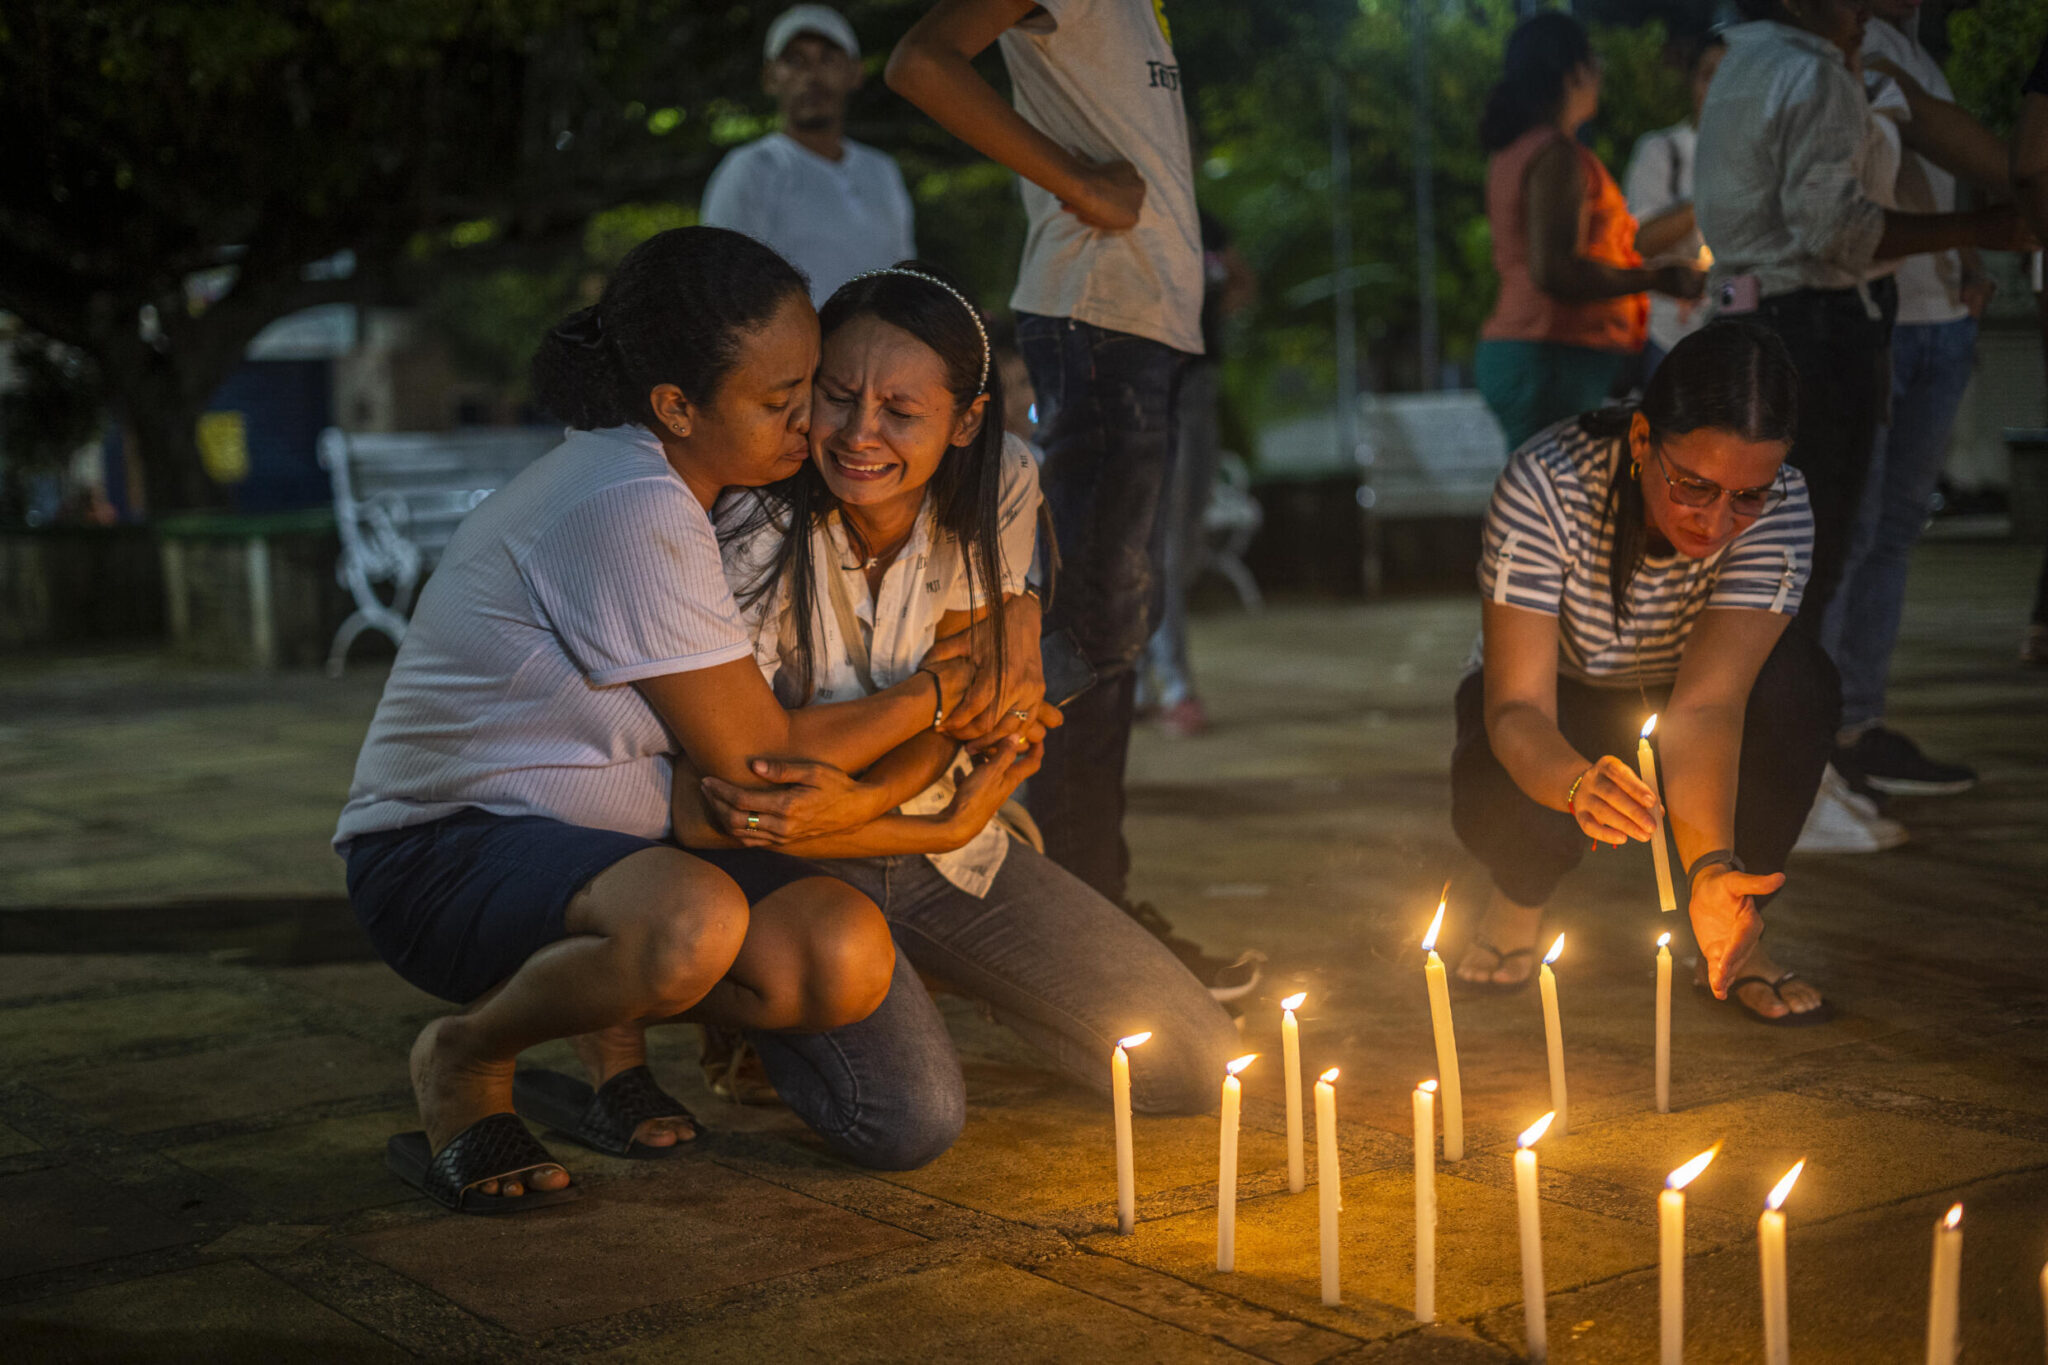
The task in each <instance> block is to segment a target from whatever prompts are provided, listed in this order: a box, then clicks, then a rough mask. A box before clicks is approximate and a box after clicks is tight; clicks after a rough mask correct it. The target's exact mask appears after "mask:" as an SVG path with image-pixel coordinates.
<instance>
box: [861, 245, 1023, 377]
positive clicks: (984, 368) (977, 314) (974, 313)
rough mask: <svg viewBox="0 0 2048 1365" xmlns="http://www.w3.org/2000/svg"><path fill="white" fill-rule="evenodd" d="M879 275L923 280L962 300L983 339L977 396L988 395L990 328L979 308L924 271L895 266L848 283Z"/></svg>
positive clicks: (977, 332) (863, 274)
mask: <svg viewBox="0 0 2048 1365" xmlns="http://www.w3.org/2000/svg"><path fill="white" fill-rule="evenodd" d="M877 275H907V276H909V277H910V278H911V279H913V280H923V281H924V282H925V283H926V284H935V285H937V286H938V287H939V288H941V289H943V290H945V291H946V292H947V293H948V294H951V295H952V296H953V297H954V298H956V299H958V300H960V306H961V307H962V308H965V309H966V310H967V316H968V317H970V318H973V319H974V330H975V332H976V334H977V335H979V336H980V337H981V382H980V383H979V384H977V385H975V388H974V392H975V396H976V397H979V396H980V395H982V394H984V393H987V392H988V362H989V346H988V328H986V327H984V326H983V325H982V322H981V310H980V309H979V308H976V307H975V306H974V305H973V304H971V303H969V302H968V301H967V296H966V295H965V294H963V293H961V292H960V291H959V290H957V289H955V288H954V287H953V286H952V285H950V284H947V283H946V282H945V281H944V280H942V279H940V278H939V277H938V276H936V275H927V274H925V273H924V272H923V271H922V270H905V269H903V268H902V267H900V266H893V265H892V266H885V267H883V268H882V269H880V270H864V271H862V272H861V273H860V274H858V275H855V276H854V277H853V279H851V280H848V281H847V283H848V284H852V283H854V282H855V281H857V280H871V279H873V278H874V277H875V276H877Z"/></svg>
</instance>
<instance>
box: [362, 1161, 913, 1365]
mask: <svg viewBox="0 0 2048 1365" xmlns="http://www.w3.org/2000/svg"><path fill="white" fill-rule="evenodd" d="M917 1240H919V1239H917V1238H916V1237H915V1236H914V1235H913V1234H910V1233H907V1232H903V1231H901V1230H899V1229H897V1228H893V1227H889V1226H887V1225H886V1224H882V1223H877V1222H873V1221H871V1220H869V1219H865V1218H861V1217H859V1216H858V1215H855V1214H851V1213H847V1212H845V1211H844V1210H841V1209H837V1208H834V1207H832V1206H831V1205H830V1204H824V1203H820V1202H818V1201H817V1200H814V1199H806V1198H804V1197H803V1196H802V1195H798V1194H792V1193H790V1192H789V1191H787V1190H783V1189H780V1188H778V1187H776V1186H773V1185H770V1184H768V1183H767V1182H765V1181H760V1180H754V1179H751V1178H749V1177H747V1176H743V1175H740V1174H738V1173H737V1172H733V1171H729V1170H725V1169H724V1168H722V1167H717V1166H713V1165H711V1164H709V1163H707V1162H701V1161H697V1160H694V1159H691V1158H689V1157H683V1158H678V1159H673V1160H671V1161H669V1162H665V1163H663V1169H662V1170H661V1171H660V1173H659V1176H658V1178H648V1179H641V1180H618V1181H612V1182H609V1183H603V1184H591V1185H587V1186H586V1187H585V1189H584V1192H583V1197H582V1198H581V1199H578V1200H577V1201H575V1202H574V1203H572V1204H568V1205H563V1206H558V1207H556V1208H551V1209H543V1210H539V1211H537V1212H534V1213H529V1214H522V1215H520V1216H519V1217H517V1218H496V1219H486V1218H446V1217H440V1216H430V1217H428V1218H427V1219H426V1220H425V1221H422V1222H419V1223H415V1224H411V1225H408V1226H403V1227H396V1228H391V1229H388V1230H386V1231H383V1232H374V1233H368V1234H365V1235H363V1236H360V1237H356V1238H353V1239H351V1242H350V1245H352V1246H353V1247H354V1248H355V1249H356V1250H357V1251H359V1252H360V1253H362V1254H363V1255H365V1256H367V1257H369V1258H370V1259H371V1260H373V1261H377V1262H379V1263H381V1264H383V1265H387V1266H390V1267H391V1268H393V1269H394V1270H397V1271H399V1272H400V1273H401V1274H403V1275H406V1276H407V1277H409V1278H410V1279H413V1280H416V1281H417V1282H419V1283H420V1284H422V1285H425V1286H426V1287H428V1288H429V1289H432V1290H433V1291H434V1292H435V1293H437V1294H441V1295H444V1296H445V1297H447V1298H449V1299H452V1300H454V1301H455V1302H456V1303H458V1304H460V1305H461V1306H462V1307H464V1308H466V1309H468V1310H469V1311H470V1312H472V1313H474V1314H476V1315H477V1316H478V1317H482V1318H487V1319H489V1320H490V1321H492V1322H496V1323H499V1324H502V1325H503V1326H506V1327H509V1328H511V1329H513V1330H514V1331H519V1332H538V1331H543V1330H546V1329H548V1328H551V1327H561V1326H564V1325H566V1324H569V1323H574V1322H582V1321H585V1320H588V1319H590V1318H599V1317H605V1316H608V1315H610V1314H613V1313H620V1312H624V1311H626V1310H628V1309H631V1308H637V1307H640V1306H642V1305H644V1304H649V1303H663V1302H667V1301H670V1300H674V1299H680V1298H686V1297H690V1296H694V1295H701V1294H707V1293H711V1292H713V1291H716V1290H720V1289H728V1288H731V1287H733V1286H735V1285H746V1284H755V1283H759V1282H760V1281H763V1280H768V1279H773V1278H776V1277H779V1276H783V1275H790V1274H794V1273H796V1272H798V1271H802V1270H809V1269H814V1268H816V1267H818V1266H822V1265H830V1264H832V1263H834V1262H837V1261H844V1260H849V1259H853V1258H857V1257H864V1256H873V1255H876V1254H878V1253H880V1252H884V1251H889V1250H892V1249H894V1248H897V1247H902V1246H907V1245H910V1244H912V1243H914V1242H916V1241H917Z"/></svg>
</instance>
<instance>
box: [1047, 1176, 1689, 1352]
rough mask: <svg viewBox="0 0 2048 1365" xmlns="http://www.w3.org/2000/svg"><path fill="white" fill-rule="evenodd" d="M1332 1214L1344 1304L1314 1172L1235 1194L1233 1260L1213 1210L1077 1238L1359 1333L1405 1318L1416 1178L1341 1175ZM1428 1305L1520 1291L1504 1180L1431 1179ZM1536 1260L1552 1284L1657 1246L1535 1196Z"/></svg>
mask: <svg viewBox="0 0 2048 1365" xmlns="http://www.w3.org/2000/svg"><path fill="white" fill-rule="evenodd" d="M1343 1183H1344V1211H1343V1213H1342V1214H1341V1215H1339V1220H1340V1221H1339V1224H1338V1226H1339V1264H1340V1267H1341V1269H1340V1281H1339V1282H1340V1284H1341V1285H1342V1287H1343V1291H1344V1300H1345V1301H1344V1304H1343V1305H1342V1306H1341V1307H1337V1308H1326V1307H1324V1306H1323V1303H1322V1298H1321V1279H1320V1276H1321V1269H1320V1267H1321V1260H1320V1255H1321V1253H1320V1243H1319V1241H1318V1231H1317V1229H1318V1212H1317V1203H1316V1193H1315V1186H1314V1185H1313V1183H1311V1185H1310V1186H1309V1188H1308V1189H1307V1190H1304V1191H1303V1192H1302V1193H1300V1194H1286V1193H1281V1194H1275V1195H1268V1196H1265V1197H1262V1198H1257V1199H1251V1200H1241V1201H1240V1203H1239V1205H1238V1226H1237V1269H1236V1270H1235V1271H1233V1272H1231V1273H1229V1274H1221V1273H1219V1272H1218V1271H1217V1270H1216V1214H1215V1211H1214V1210H1213V1209H1207V1210H1203V1211H1201V1212H1196V1213H1188V1214H1183V1215H1181V1216H1179V1217H1176V1218H1170V1219H1163V1220H1159V1221H1157V1222H1150V1223H1141V1224H1140V1225H1139V1226H1138V1229H1137V1231H1136V1232H1134V1233H1133V1234H1132V1235H1131V1236H1129V1237H1121V1236H1119V1235H1117V1234H1116V1233H1113V1232H1111V1233H1104V1234H1101V1235H1099V1236H1095V1237H1091V1238H1089V1239H1088V1240H1087V1242H1086V1245H1087V1246H1088V1248H1089V1249H1090V1250H1092V1251H1096V1252H1099V1253H1101V1254H1103V1255H1105V1256H1115V1257H1118V1258H1120V1259H1123V1260H1128V1261H1132V1262H1134V1263H1136V1264H1140V1265H1146V1266H1151V1267H1153V1268H1155V1269H1158V1270H1162V1271H1165V1272H1167V1273H1169V1274H1172V1275H1175V1276H1178V1277H1180V1278H1182V1279H1185V1280H1187V1281H1189V1282H1190V1283H1192V1284H1196V1285H1200V1286H1203V1287H1205V1288H1209V1289H1213V1290H1215V1291H1216V1292H1218V1293H1227V1294H1231V1295H1233V1296H1235V1297H1239V1298H1243V1299H1245V1300H1246V1301H1248V1302H1251V1303H1254V1304H1258V1305H1261V1306H1263V1307H1266V1308H1269V1309H1272V1310H1273V1311H1275V1312H1279V1313H1285V1314H1287V1315H1289V1316H1292V1317H1299V1318H1302V1319H1304V1320H1306V1321H1309V1322H1314V1323H1316V1324H1318V1325H1320V1326H1323V1327H1327V1328H1329V1329H1331V1330H1333V1331H1339V1332H1344V1333H1346V1334H1348V1335H1352V1336H1357V1337H1368V1338H1369V1337H1385V1336H1390V1335H1393V1334H1395V1333H1399V1332H1404V1331H1407V1330H1409V1329H1411V1328H1412V1327H1413V1326H1414V1306H1415V1297H1414V1295H1415V1279H1414V1274H1415V1193H1414V1191H1415V1186H1414V1182H1413V1180H1412V1179H1411V1178H1409V1177H1408V1176H1407V1175H1406V1174H1404V1173H1400V1172H1394V1171H1384V1172H1374V1173H1371V1174H1368V1175H1362V1176H1353V1177H1351V1178H1349V1179H1347V1180H1345V1181H1344V1182H1343ZM1437 1218H1438V1225H1437V1313H1438V1316H1439V1317H1440V1318H1442V1319H1443V1320H1445V1321H1456V1320H1460V1319H1468V1318H1472V1317H1475V1316H1477V1315H1479V1314H1481V1313H1484V1312H1486V1311H1488V1310H1490V1309H1493V1308H1496V1307H1499V1306H1500V1305H1503V1304H1512V1303H1519V1302H1521V1297H1522V1286H1521V1267H1520V1262H1519V1260H1518V1259H1517V1258H1518V1254H1519V1253H1518V1251H1517V1247H1518V1246H1519V1243H1518V1241H1517V1238H1518V1236H1519V1233H1518V1231H1517V1220H1516V1214H1515V1196H1514V1191H1513V1190H1512V1189H1511V1188H1502V1187H1498V1186H1492V1185H1482V1184H1477V1183H1474V1182H1472V1181H1469V1180H1464V1179H1460V1178H1458V1177H1456V1176H1449V1175H1439V1176H1438V1179H1437ZM1543 1240H1544V1265H1545V1273H1546V1275H1547V1277H1548V1282H1549V1284H1550V1285H1551V1287H1552V1288H1553V1289H1554V1290H1560V1291H1561V1290H1565V1289H1568V1288H1571V1287H1573V1286H1576V1285H1581V1284H1586V1283H1590V1282H1593V1281H1597V1280H1601V1279H1605V1278H1607V1277H1609V1276H1613V1275H1618V1274H1622V1273H1625V1272H1627V1271H1629V1270H1632V1269H1635V1268H1636V1267H1638V1266H1641V1265H1643V1264H1644V1263H1645V1262H1647V1261H1653V1260H1654V1259H1655V1257H1656V1229H1655V1227H1654V1225H1643V1224H1635V1223H1628V1222H1623V1221H1620V1220H1617V1219H1613V1218H1607V1217H1603V1216H1601V1215H1599V1214H1597V1213H1590V1212H1587V1211H1585V1210H1582V1209H1577V1208H1571V1207H1568V1206H1566V1205H1563V1204H1559V1203H1557V1202H1555V1201H1548V1202H1546V1203H1545V1204H1544V1207H1543Z"/></svg>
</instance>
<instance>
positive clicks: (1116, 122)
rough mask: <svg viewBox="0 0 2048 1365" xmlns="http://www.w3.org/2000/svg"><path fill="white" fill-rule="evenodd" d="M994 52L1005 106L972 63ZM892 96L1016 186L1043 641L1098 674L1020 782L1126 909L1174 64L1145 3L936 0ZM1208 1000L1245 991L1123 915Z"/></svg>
mask: <svg viewBox="0 0 2048 1365" xmlns="http://www.w3.org/2000/svg"><path fill="white" fill-rule="evenodd" d="M991 44H995V45H998V46H999V47H1000V49H1001V51H1002V54H1003V62H1004V64H1005V65H1006V66H1007V67H1008V68H1009V73H1010V84H1011V88H1012V91H1013V94H1014V98H1015V100H1016V106H1015V107H1014V108H1012V107H1011V106H1010V105H1009V104H1006V103H1005V102H1004V101H1003V98H1002V96H1001V95H999V94H997V93H996V91H995V89H994V88H993V87H991V86H990V85H989V84H988V82H987V81H985V80H983V79H982V78H981V76H980V74H979V73H977V72H976V71H975V69H974V65H973V63H974V59H975V58H976V57H977V56H979V55H980V54H981V53H982V52H983V51H985V50H986V49H987V48H988V47H989V46H990V45H991ZM887 78H888V81H889V86H890V88H891V89H893V90H895V91H896V92H897V93H898V94H900V95H902V96H903V97H904V98H905V99H907V100H909V101H910V102H911V103H912V104H915V105H917V106H918V107H919V108H920V109H922V110H924V111H925V112H926V113H927V114H930V115H931V116H932V118H934V119H935V120H937V121H938V122H939V123H940V124H941V125H942V126H944V127H945V128H946V129H947V130H948V131H950V132H952V133H953V134H954V135H955V136H957V137H959V138H960V139H961V140H962V141H964V142H966V143H968V144H969V145H970V146H972V147H974V148H975V149H976V150H977V151H979V152H981V153H982V154H984V155H986V156H988V157H990V158H992V159H994V160H996V161H998V162H1001V163H1002V164H1003V165H1005V166H1007V167H1009V168H1010V169H1011V170H1013V171H1015V172H1016V173H1017V174H1018V175H1019V176H1020V177H1021V178H1022V180H1023V182H1024V183H1023V187H1022V188H1023V195H1024V207H1025V211H1026V212H1027V213H1028V215H1029V216H1030V220H1031V223H1030V229H1029V232H1028V233H1027V235H1026V237H1025V239H1024V260H1023V264H1022V266H1021V268H1020V269H1019V271H1018V277H1017V288H1016V291H1015V292H1014V293H1013V294H1012V295H1011V296H1010V306H1011V307H1013V308H1015V309H1016V310H1017V315H1018V316H1017V341H1018V348H1019V349H1020V350H1021V351H1022V352H1023V353H1024V363H1025V365H1026V366H1027V367H1028V368H1029V370H1030V372H1031V382H1032V385H1033V387H1034V388H1035V389H1036V390H1037V393H1038V416H1039V433H1040V436H1041V438H1042V443H1043V445H1044V448H1045V472H1044V483H1045V498H1046V506H1047V508H1048V510H1049V511H1050V513H1051V516H1052V524H1053V530H1054V532H1055V534H1056V535H1057V537H1058V542H1059V551H1060V576H1059V580H1058V583H1057V586H1056V589H1055V592H1054V594H1053V603H1052V607H1051V609H1050V611H1049V612H1048V613H1047V617H1046V628H1047V629H1048V631H1051V632H1055V633H1059V632H1071V633H1072V637H1073V640H1074V642H1075V643H1076V644H1077V645H1078V646H1079V648H1080V651H1081V653H1082V654H1083V655H1085V656H1086V658H1087V659H1088V662H1089V663H1090V664H1091V665H1093V667H1094V669H1095V673H1096V677H1097V682H1096V683H1095V685H1094V687H1092V688H1091V689H1090V690H1089V691H1087V692H1085V693H1083V694H1082V695H1081V696H1079V697H1078V698H1076V699H1075V700H1074V701H1073V702H1072V703H1071V704H1070V705H1069V706H1067V707H1066V708H1065V710H1066V724H1065V725H1063V726H1062V727H1060V729H1058V730H1056V731H1054V732H1053V733H1052V734H1051V735H1049V736H1048V737H1047V744H1046V750H1045V762H1044V764H1043V765H1042V766H1041V767H1040V768H1039V770H1038V773H1037V774H1036V775H1035V776H1034V777H1033V778H1032V779H1031V813H1032V815H1033V816H1034V817H1035V818H1036V820H1037V822H1038V825H1039V828H1040V829H1041V830H1042V831H1043V833H1044V835H1045V849H1046V852H1047V853H1048V854H1050V855H1051V856H1052V857H1053V858H1054V859H1055V860H1056V861H1057V862H1059V863H1060V864H1061V865H1062V866H1063V867H1065V868H1066V869H1067V870H1068V871H1070V872H1072V873H1074V874H1075V875H1076V876H1078V877H1080V878H1081V879H1082V880H1083V881H1085V882H1087V883H1088V884H1089V885H1090V886H1092V887H1094V888H1095V889H1096V890H1097V891H1099V892H1100V893H1101V894H1102V895H1103V896H1105V897H1107V898H1108V899H1109V900H1111V901H1115V902H1118V903H1122V904H1127V905H1128V902H1127V901H1126V899H1125V890H1126V878H1127V875H1128V873H1129V870H1130V852H1129V849H1128V847H1127V846H1126V845H1125V843H1124V837H1123V818H1124V760H1125V755H1126V751H1127V750H1128V748H1129V745H1130V734H1131V712H1132V702H1133V696H1134V692H1135V688H1136V683H1137V668H1136V666H1137V663H1138V660H1139V659H1140V657H1141V656H1142V655H1143V653H1144V649H1145V642H1146V640H1147V638H1148V637H1149V636H1150V634H1151V628H1152V624H1153V622H1154V621H1156V620H1157V619H1158V616H1159V612H1160V608H1161V605H1162V603H1163V600H1164V591H1163V590H1164V585H1165V580H1164V576H1163V574H1162V572H1161V569H1160V559H1161V553H1162V551H1163V548H1164V547H1163V544H1162V540H1163V535H1164V529H1165V528H1164V522H1163V521H1162V520H1161V518H1160V517H1159V515H1158V514H1159V509H1160V503H1161V494H1162V492H1163V491H1164V490H1165V488H1166V487H1167V484H1168V480H1169V477H1170V475H1171V471H1172V465H1173V458H1174V404H1175V397H1176V393H1177V390H1178V388H1179V385H1180V376H1181V371H1182V369H1183V367H1184V365H1185V363H1186V362H1187V360H1188V358H1189V357H1190V356H1193V355H1199V354H1200V353H1201V351H1202V325H1201V314H1202V286H1203V280H1202V238H1201V227H1200V224H1199V223H1198V221H1197V219H1196V215H1195V189H1194V165H1193V161H1192V158H1191V156H1190V154H1189V150H1188V124H1187V113H1186V110H1185V108H1184V107H1183V106H1182V103H1181V94H1180V63H1179V59H1178V58H1176V57H1175V56H1174V52H1173V45H1172V37H1171V34H1170V33H1169V31H1168V28H1167V22H1166V17H1165V11H1164V9H1163V8H1162V7H1161V6H1160V5H1159V4H1157V3H1155V0H1037V2H1036V3H1034V0H937V3H936V4H935V5H934V6H933V7H932V9H931V11H930V12H929V13H927V14H926V15H925V16H924V17H923V18H922V19H920V20H918V22H917V23H916V24H915V25H914V26H912V28H911V30H910V32H909V33H907V34H906V35H904V38H903V40H902V41H901V42H900V43H898V44H897V45H896V50H895V51H894V52H893V53H891V54H890V57H889V66H888V73H887ZM1130 908H1131V912H1132V913H1133V914H1134V915H1135V916H1137V917H1138V918H1139V920H1140V921H1141V922H1143V923H1145V924H1146V925H1147V927H1149V928H1151V929H1152V930H1153V932H1154V933H1156V934H1158V935H1159V936H1160V937H1161V938H1163V939H1165V940H1166V942H1167V944H1168V945H1169V946H1170V947H1172V948H1173V949H1174V950H1175V952H1177V953H1179V954H1180V955H1181V958H1182V960H1183V961H1185V962H1186V963H1187V964H1188V966H1189V968H1190V970H1192V971H1193V972H1194V973H1195V975H1196V976H1198V977H1200V978H1201V979H1202V981H1203V982H1204V984H1206V985H1208V986H1209V988H1210V990H1211V992H1212V993H1213V994H1215V995H1216V996H1217V997H1218V998H1219V999H1225V1000H1228V999H1232V998H1235V997H1236V996H1238V995H1242V994H1244V993H1245V992H1246V991H1248V990H1250V989H1251V987H1252V986H1253V985H1254V984H1255V983H1256V982H1257V979H1258V969H1257V967H1256V965H1255V963H1253V962H1252V961H1250V960H1249V958H1248V957H1245V956H1240V957H1239V959H1238V960H1237V961H1236V962H1234V963H1233V962H1230V961H1226V960H1224V959H1219V958H1212V957H1209V956H1207V955H1206V954H1204V953H1202V951H1201V950H1200V949H1199V948H1197V947H1196V946H1195V945H1194V944H1193V943H1190V942H1188V941H1187V940H1186V939H1182V938H1177V937H1175V936H1173V935H1171V933H1170V928H1171V926H1169V925H1167V924H1166V923H1165V921H1164V920H1162V919H1160V918H1159V915H1158V912H1157V911H1154V910H1152V909H1151V908H1150V907H1149V906H1134V907H1130Z"/></svg>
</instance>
